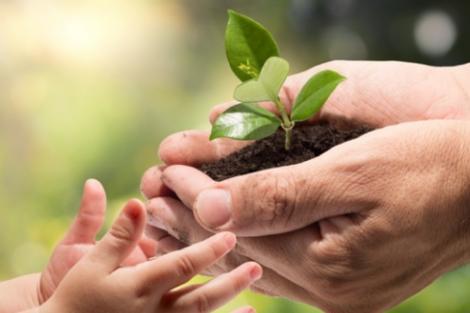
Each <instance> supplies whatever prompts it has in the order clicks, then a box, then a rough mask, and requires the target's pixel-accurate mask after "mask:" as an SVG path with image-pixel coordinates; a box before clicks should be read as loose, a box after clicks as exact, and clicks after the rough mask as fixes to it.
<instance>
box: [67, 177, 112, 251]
mask: <svg viewBox="0 0 470 313" xmlns="http://www.w3.org/2000/svg"><path fill="white" fill-rule="evenodd" d="M105 211H106V193H105V191H104V188H103V186H102V185H101V183H100V182H99V181H97V180H95V179H89V180H87V181H86V183H85V186H84V187H83V196H82V202H81V204H80V209H79V211H78V214H77V216H76V218H75V220H74V222H73V224H72V226H71V227H70V229H69V231H68V232H67V234H66V236H65V237H64V240H63V243H65V244H74V243H94V242H95V237H96V234H97V233H98V232H99V230H100V229H101V226H102V225H103V221H104V217H105Z"/></svg>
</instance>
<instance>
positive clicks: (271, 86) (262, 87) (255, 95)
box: [233, 57, 289, 102]
mask: <svg viewBox="0 0 470 313" xmlns="http://www.w3.org/2000/svg"><path fill="white" fill-rule="evenodd" d="M288 73H289V63H287V61H286V60H284V59H283V58H280V57H270V58H269V59H268V60H267V61H266V62H265V63H264V66H263V69H262V70H261V73H260V75H259V77H258V78H257V79H256V78H254V79H251V80H249V81H246V82H244V83H241V84H240V85H238V86H237V88H235V92H234V95H233V96H234V98H235V99H236V100H238V101H241V102H258V101H266V100H271V101H276V99H277V98H278V96H279V90H281V87H282V84H284V81H285V80H286V78H287V74H288Z"/></svg>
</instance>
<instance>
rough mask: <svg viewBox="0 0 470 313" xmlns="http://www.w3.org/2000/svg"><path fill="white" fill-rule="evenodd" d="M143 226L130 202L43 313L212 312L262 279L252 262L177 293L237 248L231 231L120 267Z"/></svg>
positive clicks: (136, 204)
mask: <svg viewBox="0 0 470 313" xmlns="http://www.w3.org/2000/svg"><path fill="white" fill-rule="evenodd" d="M144 225H145V211H144V208H143V205H142V204H141V203H140V202H139V201H137V200H131V201H129V202H128V203H127V205H126V206H125V208H124V210H123V211H122V213H121V215H120V216H119V218H118V219H117V221H116V222H115V223H114V225H113V226H112V228H111V230H110V231H109V232H108V234H106V235H105V237H104V238H103V239H102V240H101V241H100V242H98V243H97V244H96V246H95V247H93V248H92V249H91V251H89V253H87V254H86V255H85V256H84V257H83V258H82V259H81V260H80V261H79V262H78V263H77V264H76V265H75V266H74V267H73V268H72V269H71V270H70V271H69V273H68V274H67V276H66V277H65V278H64V279H63V281H62V282H61V283H60V285H59V287H58V288H57V290H56V292H55V293H54V294H53V296H52V297H51V298H50V299H49V300H48V301H47V302H46V303H45V304H44V305H43V306H42V307H40V309H39V312H44V313H55V312H75V313H88V312H90V313H91V312H93V313H95V312H96V313H98V312H99V313H101V312H103V313H104V312H113V313H119V312H126V313H133V312H139V313H145V312H152V313H155V312H165V313H166V312H168V313H169V312H174V313H176V312H186V313H191V312H194V313H196V312H197V313H202V312H210V311H212V310H214V309H215V308H217V307H220V306H221V305H223V304H224V303H225V302H227V301H228V300H230V299H231V298H233V297H234V296H235V295H237V294H238V293H239V292H240V291H242V290H243V289H245V288H247V287H248V286H249V285H251V284H252V283H253V282H254V281H256V280H257V279H259V278H260V276H261V273H262V270H261V267H260V266H259V265H258V264H256V263H253V262H249V263H245V264H243V265H241V266H240V267H238V268H236V269H235V270H233V271H232V272H229V273H227V274H224V275H221V276H219V277H217V278H215V279H214V280H212V281H210V282H209V283H207V284H204V285H196V286H189V287H183V288H180V289H176V290H175V289H174V288H176V287H178V286H180V285H181V284H184V283H185V282H187V281H188V280H190V279H191V278H192V277H193V276H194V275H196V274H198V273H199V272H201V271H202V270H204V269H205V268H207V267H209V266H210V265H211V264H213V263H215V262H216V261H217V260H219V259H220V258H221V257H223V256H224V255H225V254H227V253H228V252H229V251H230V250H231V249H233V247H234V246H235V243H236V237H235V236H234V235H233V234H231V233H227V232H224V233H220V234H217V235H214V236H213V237H211V238H209V239H207V240H205V241H203V242H200V243H198V244H195V245H193V246H190V247H188V248H186V249H184V250H180V251H175V252H172V253H169V254H167V255H164V256H162V257H159V258H155V259H152V260H149V261H147V262H143V263H140V264H137V265H135V266H128V267H120V265H121V264H122V263H123V261H124V260H125V259H126V258H128V257H129V255H130V254H131V253H132V251H133V250H134V249H135V248H136V247H137V245H138V241H139V239H140V238H141V237H142V234H143V228H144ZM250 310H251V309H244V310H242V311H240V312H250Z"/></svg>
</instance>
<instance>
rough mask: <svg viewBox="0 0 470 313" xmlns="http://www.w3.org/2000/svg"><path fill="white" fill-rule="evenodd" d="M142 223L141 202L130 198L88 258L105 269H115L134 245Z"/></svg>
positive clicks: (139, 235)
mask: <svg viewBox="0 0 470 313" xmlns="http://www.w3.org/2000/svg"><path fill="white" fill-rule="evenodd" d="M144 225H145V210H144V206H143V204H142V202H140V201H139V200H130V201H129V202H128V203H127V204H126V205H125V207H124V209H123V210H122V212H121V214H120V215H119V217H118V218H117V220H116V221H115V222H114V224H113V226H112V227H111V229H110V230H109V232H108V233H107V234H106V235H105V236H104V237H103V239H102V240H101V241H100V242H99V243H98V244H97V245H96V246H95V247H94V248H93V250H92V251H91V252H90V254H89V258H90V259H91V261H92V262H93V263H94V264H102V265H103V266H104V267H106V269H107V270H114V269H116V268H117V267H119V265H120V264H121V263H122V262H123V261H124V260H125V259H126V258H127V256H128V255H129V254H130V253H131V252H132V250H133V249H134V248H135V247H136V245H137V242H138V241H139V239H140V238H141V237H142V234H143V230H144Z"/></svg>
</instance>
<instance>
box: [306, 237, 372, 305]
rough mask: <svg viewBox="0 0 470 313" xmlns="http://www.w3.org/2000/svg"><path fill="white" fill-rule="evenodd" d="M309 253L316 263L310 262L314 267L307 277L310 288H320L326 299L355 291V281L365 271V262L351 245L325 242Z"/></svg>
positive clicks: (319, 290)
mask: <svg viewBox="0 0 470 313" xmlns="http://www.w3.org/2000/svg"><path fill="white" fill-rule="evenodd" d="M309 254H310V257H312V260H313V264H314V266H312V263H311V264H310V267H311V268H312V267H314V269H312V270H311V272H310V274H309V275H308V276H309V277H308V278H307V279H308V281H309V282H310V288H312V289H315V290H318V293H320V294H321V296H322V297H325V298H326V299H334V298H336V297H337V296H338V295H342V296H345V295H348V294H352V293H354V292H355V288H354V282H356V281H357V277H358V276H359V275H360V274H361V273H362V272H363V262H362V261H361V259H360V258H358V255H357V254H356V253H353V250H352V249H351V248H350V247H347V246H346V245H344V244H343V245H341V244H334V243H326V242H325V243H322V245H320V247H316V248H315V249H311V251H310V253H309Z"/></svg>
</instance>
